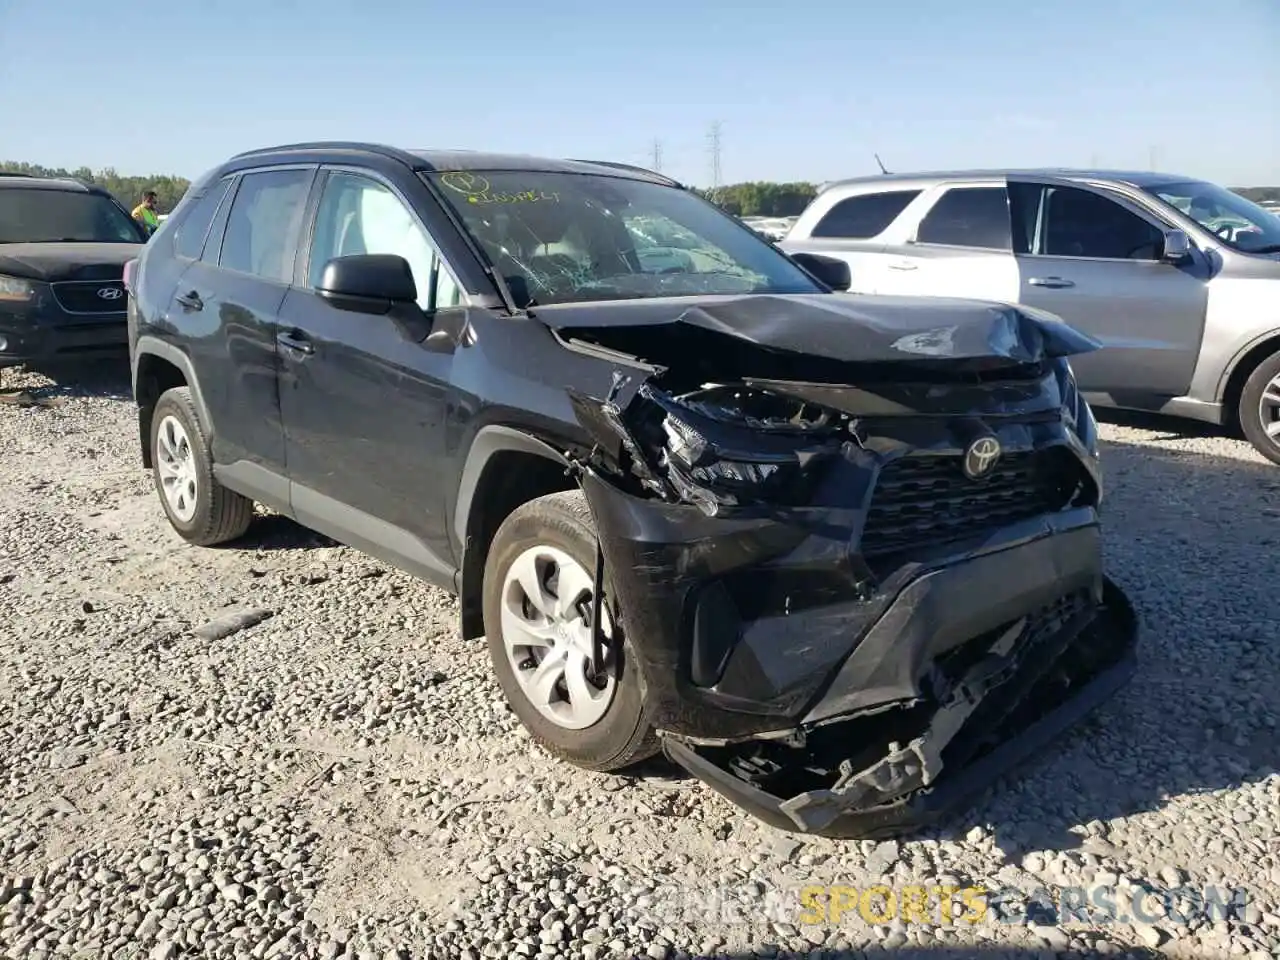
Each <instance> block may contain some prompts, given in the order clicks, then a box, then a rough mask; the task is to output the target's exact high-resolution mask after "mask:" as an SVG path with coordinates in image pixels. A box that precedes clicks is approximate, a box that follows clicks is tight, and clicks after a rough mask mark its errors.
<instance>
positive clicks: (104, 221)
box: [0, 187, 143, 243]
mask: <svg viewBox="0 0 1280 960" xmlns="http://www.w3.org/2000/svg"><path fill="white" fill-rule="evenodd" d="M59 241H61V242H64V243H70V242H85V243H142V242H143V237H142V235H141V233H140V232H139V228H138V227H137V225H136V224H135V223H134V222H133V218H132V217H130V216H129V214H128V213H126V212H125V211H124V210H123V209H121V207H120V206H119V204H117V203H115V202H114V201H113V200H111V199H110V198H109V197H104V196H103V195H102V194H100V193H80V192H79V191H72V190H47V189H44V188H39V189H34V190H25V189H21V188H18V189H15V188H12V187H10V188H5V189H0V243H57V242H59Z"/></svg>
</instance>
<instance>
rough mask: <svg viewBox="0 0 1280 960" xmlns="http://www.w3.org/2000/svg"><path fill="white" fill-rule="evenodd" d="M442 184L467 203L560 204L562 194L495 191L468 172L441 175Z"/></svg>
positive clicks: (483, 180)
mask: <svg viewBox="0 0 1280 960" xmlns="http://www.w3.org/2000/svg"><path fill="white" fill-rule="evenodd" d="M440 182H441V183H442V184H444V185H445V186H446V187H448V188H449V189H450V190H452V191H454V192H455V193H461V194H463V195H464V196H465V197H466V198H467V203H477V204H486V203H547V202H550V203H559V202H560V194H558V193H555V192H553V191H549V190H518V191H514V192H507V191H503V190H494V189H493V187H492V185H491V184H490V183H489V181H488V179H487V178H485V177H482V176H480V174H478V173H471V172H470V171H467V170H455V171H453V172H450V173H445V174H441V176H440Z"/></svg>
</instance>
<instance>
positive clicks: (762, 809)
mask: <svg viewBox="0 0 1280 960" xmlns="http://www.w3.org/2000/svg"><path fill="white" fill-rule="evenodd" d="M1137 633H1138V627H1137V619H1136V616H1135V614H1134V611H1133V609H1132V607H1131V606H1130V604H1129V602H1128V600H1127V599H1126V598H1125V596H1124V595H1123V593H1121V591H1120V590H1119V589H1118V588H1117V587H1116V586H1115V585H1114V584H1113V583H1111V582H1110V581H1109V580H1108V581H1106V582H1105V585H1104V588H1103V595H1102V598H1101V602H1096V601H1095V600H1094V598H1093V597H1092V596H1091V595H1090V593H1089V592H1087V591H1082V592H1076V593H1071V594H1067V595H1064V596H1062V597H1060V598H1059V599H1058V600H1056V601H1054V602H1053V603H1052V604H1050V605H1048V606H1046V607H1043V608H1041V609H1039V610H1037V611H1035V612H1034V613H1032V614H1030V615H1028V616H1025V617H1022V618H1020V619H1019V620H1017V621H1015V622H1014V623H1011V624H1008V625H1007V626H1005V627H1003V628H1001V629H998V630H995V631H992V632H990V633H988V634H987V635H984V636H983V637H979V638H977V639H975V640H974V641H971V642H970V643H968V644H965V645H963V646H962V647H960V648H957V649H955V650H953V651H951V652H950V654H948V655H947V656H946V657H944V658H942V659H941V660H940V661H939V662H938V663H937V664H936V668H935V671H934V674H933V676H932V678H931V683H930V686H932V687H933V688H934V693H933V695H932V696H930V697H929V698H928V699H927V700H925V701H924V702H921V703H916V704H913V705H910V706H905V707H901V708H897V709H892V710H888V711H881V712H876V713H871V714H869V715H866V714H863V715H853V716H846V717H842V718H835V719H833V720H832V721H830V722H827V723H824V724H822V725H820V726H817V727H815V728H814V729H812V730H808V731H797V734H801V735H800V736H797V737H795V738H793V740H792V741H791V742H790V743H788V742H785V741H767V740H754V741H748V742H745V743H738V744H733V745H728V746H723V747H697V746H694V745H692V744H689V743H687V742H682V741H680V740H677V739H673V738H668V739H667V740H666V741H665V751H666V753H667V755H668V756H669V757H670V758H671V759H672V760H674V761H675V762H676V763H678V764H680V765H681V766H682V767H684V768H685V769H686V770H688V771H689V772H690V773H691V774H693V775H694V776H696V777H698V778H699V779H701V780H703V781H705V782H706V783H708V784H709V785H710V786H711V787H713V788H714V789H715V790H717V791H718V792H719V793H721V794H723V795H724V796H726V797H727V798H729V799H730V800H732V801H733V802H734V803H736V804H738V805H740V806H742V807H744V808H746V809H747V810H749V811H750V812H751V813H753V814H754V815H755V816H757V817H759V818H760V819H762V820H764V821H765V822H767V823H769V824H771V825H772V826H774V827H777V828H779V829H782V830H790V831H796V832H802V833H810V834H819V835H823V836H829V837H837V838H854V837H857V838H876V837H881V836H889V835H894V834H899V833H903V832H908V831H912V830H917V829H920V828H922V827H924V826H927V825H929V824H930V823H933V822H936V821H937V820H938V819H940V818H941V817H942V816H944V815H945V814H946V813H948V812H950V811H952V810H954V809H955V808H956V807H958V806H959V805H960V804H962V803H964V802H966V801H968V800H971V799H973V798H974V797H975V796H976V795H977V794H979V793H980V792H981V791H982V790H984V789H985V788H987V787H989V786H990V785H991V784H992V782H993V781H995V780H996V779H997V778H998V777H1000V776H1001V775H1003V774H1005V773H1007V772H1009V771H1011V770H1012V769H1013V768H1014V767H1015V766H1016V765H1017V764H1019V763H1021V762H1023V761H1025V760H1027V759H1029V758H1030V757H1032V756H1034V755H1036V754H1039V753H1040V752H1041V751H1043V750H1044V749H1045V748H1046V747H1047V746H1048V744H1049V743H1050V741H1052V740H1053V739H1054V738H1056V737H1057V736H1059V735H1060V734H1061V733H1062V732H1063V731H1065V730H1066V729H1068V728H1069V727H1072V726H1074V725H1075V724H1077V723H1078V722H1079V721H1080V720H1081V719H1082V718H1083V717H1085V716H1086V715H1087V714H1088V713H1089V712H1091V711H1092V710H1094V709H1095V708H1096V707H1098V706H1099V705H1101V704H1102V703H1103V702H1105V701H1106V700H1107V699H1109V698H1110V697H1111V696H1112V695H1113V694H1114V693H1115V692H1116V691H1117V690H1119V689H1120V688H1121V687H1122V686H1124V684H1125V683H1127V682H1128V680H1129V678H1130V677H1131V676H1132V675H1133V672H1134V670H1135V667H1136V656H1135V647H1136V642H1137ZM873 755H874V756H873Z"/></svg>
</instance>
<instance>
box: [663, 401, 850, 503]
mask: <svg viewBox="0 0 1280 960" xmlns="http://www.w3.org/2000/svg"><path fill="white" fill-rule="evenodd" d="M640 392H641V395H642V396H644V397H645V399H647V400H650V401H652V402H653V404H654V405H655V407H656V408H657V409H658V411H660V413H661V417H660V420H659V421H658V422H659V424H660V427H661V434H660V436H661V438H662V440H661V442H655V443H654V444H653V446H655V447H657V448H658V455H657V461H658V465H659V467H660V468H661V471H662V473H663V474H664V475H665V477H666V480H667V481H668V482H669V483H670V484H671V485H672V487H673V488H675V490H676V492H677V493H678V494H679V495H680V496H681V497H682V498H683V499H685V500H688V501H689V502H691V503H694V504H696V505H697V506H698V507H700V508H701V509H702V510H703V511H704V512H705V513H707V514H708V515H709V516H715V515H716V514H717V513H718V512H719V510H720V509H721V508H724V507H733V506H742V505H745V504H747V503H752V502H756V503H759V502H768V503H771V504H773V505H775V506H788V505H797V504H803V503H806V502H807V501H808V499H809V496H810V493H811V488H812V485H813V483H814V482H816V480H817V479H818V475H819V470H818V469H817V467H818V465H819V464H820V463H821V462H822V461H824V460H825V459H827V458H828V457H830V456H831V455H833V454H834V453H836V452H837V451H838V450H839V449H840V444H841V439H840V435H839V432H840V428H841V427H842V426H843V425H844V421H845V419H846V418H844V417H842V416H838V415H834V414H832V413H831V412H829V411H824V410H817V409H814V408H812V407H810V406H808V405H806V404H804V403H802V402H800V401H791V400H786V399H784V398H780V397H774V396H770V395H768V394H765V393H763V392H760V391H754V390H750V389H747V388H735V387H710V388H704V389H701V390H697V391H694V392H693V393H690V394H685V395H683V396H681V397H673V396H670V395H666V394H662V393H660V392H659V391H656V390H653V389H652V388H650V387H648V386H645V387H642V388H641V391H640ZM654 440H655V441H657V436H654Z"/></svg>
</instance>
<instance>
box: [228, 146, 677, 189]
mask: <svg viewBox="0 0 1280 960" xmlns="http://www.w3.org/2000/svg"><path fill="white" fill-rule="evenodd" d="M361 157H363V158H366V159H368V158H375V157H376V158H379V159H383V160H398V161H399V162H401V163H403V164H406V165H407V166H409V167H411V168H413V169H414V170H422V171H428V172H442V171H455V170H456V171H467V170H476V171H480V170H490V171H494V170H520V171H530V172H541V173H586V174H595V175H597V176H607V177H618V178H622V179H628V180H647V181H650V182H653V183H662V184H666V185H669V186H678V184H677V183H676V181H674V180H672V179H671V178H670V177H665V176H663V175H662V174H660V173H655V172H654V171H652V170H646V169H645V168H643V167H638V166H632V165H631V164H625V163H616V162H612V161H604V160H567V159H556V158H550V157H535V156H529V155H527V154H518V153H489V152H485V151H480V150H449V149H432V150H405V149H402V148H399V147H392V146H389V145H387V144H380V143H358V142H351V141H341V140H317V141H311V142H308V143H292V144H284V145H281V146H275V147H264V148H262V149H259V150H250V151H247V152H245V153H240V154H237V155H236V156H235V157H232V158H231V161H230V163H234V164H235V165H236V166H242V165H243V161H246V160H252V161H255V162H258V163H263V162H273V163H274V162H288V161H295V162H297V161H302V162H320V163H326V162H335V161H350V160H352V159H358V158H361Z"/></svg>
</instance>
